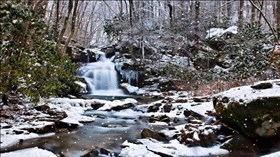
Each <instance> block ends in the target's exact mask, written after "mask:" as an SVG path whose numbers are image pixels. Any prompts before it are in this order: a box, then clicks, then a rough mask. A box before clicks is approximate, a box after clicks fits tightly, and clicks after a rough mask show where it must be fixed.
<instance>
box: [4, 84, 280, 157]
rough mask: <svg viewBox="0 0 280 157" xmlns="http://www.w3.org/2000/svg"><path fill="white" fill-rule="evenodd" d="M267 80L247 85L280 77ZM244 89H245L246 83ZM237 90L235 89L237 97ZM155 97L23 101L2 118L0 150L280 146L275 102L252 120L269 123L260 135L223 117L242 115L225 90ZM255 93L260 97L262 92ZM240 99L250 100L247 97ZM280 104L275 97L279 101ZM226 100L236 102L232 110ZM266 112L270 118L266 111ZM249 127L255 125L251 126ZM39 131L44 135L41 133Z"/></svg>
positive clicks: (159, 152) (179, 150) (117, 152)
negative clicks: (18, 108)
mask: <svg viewBox="0 0 280 157" xmlns="http://www.w3.org/2000/svg"><path fill="white" fill-rule="evenodd" d="M270 83H271V85H272V86H271V87H269V88H264V87H262V88H260V89H255V88H256V87H255V86H256V85H258V84H255V86H253V87H244V88H252V90H254V93H258V94H259V93H260V92H261V91H264V90H267V89H269V90H272V89H271V88H275V89H276V91H277V90H278V86H279V81H272V82H270ZM259 86H261V85H259ZM240 90H241V91H242V87H240V88H239V91H240ZM250 90H251V89H250ZM265 93H267V92H265ZM269 93H270V94H269V95H266V96H265V97H266V98H267V97H270V96H271V95H272V97H276V96H275V94H274V95H273V94H271V93H273V92H269ZM274 93H275V92H274ZM243 94H244V93H243ZM245 94H246V93H245ZM251 94H252V93H251ZM276 95H277V93H276ZM236 96H238V95H235V97H234V98H236ZM154 97H155V96H154ZM156 97H157V100H153V101H151V102H148V101H147V100H145V101H141V100H138V101H137V100H135V99H131V98H128V99H123V100H113V101H105V100H97V99H88V100H84V99H67V98H60V99H50V100H48V101H45V102H44V103H42V104H41V105H39V106H36V107H34V106H32V105H30V106H29V109H28V105H25V106H21V108H22V109H21V112H22V113H20V114H18V116H17V117H14V119H12V118H10V119H8V118H5V119H1V156H2V155H3V156H9V154H11V153H15V152H17V150H19V149H25V148H33V147H39V148H41V149H44V150H48V151H51V152H52V153H53V155H54V156H67V157H74V156H75V157H76V156H246V157H247V156H261V155H265V154H269V153H274V152H279V150H280V147H279V138H278V137H279V135H278V133H279V132H278V131H277V130H275V129H278V128H277V126H278V125H277V124H278V119H277V115H278V110H277V109H278V108H277V105H276V108H275V110H274V111H275V112H274V111H272V110H270V111H269V113H266V112H265V113H264V115H263V116H261V115H260V114H261V112H258V113H259V114H258V117H264V120H263V121H262V122H259V120H258V123H253V124H251V123H250V125H254V124H255V125H259V126H256V129H255V130H258V128H263V129H267V130H268V131H269V129H271V130H270V132H269V133H271V134H261V135H263V136H267V135H269V137H265V138H263V137H260V136H258V137H256V136H255V137H252V136H248V134H249V133H250V134H251V133H252V134H253V135H259V134H258V133H259V132H258V131H256V132H247V131H246V130H245V129H244V128H241V127H240V126H238V125H237V124H239V123H238V121H237V120H234V119H232V118H227V117H226V116H225V115H228V114H227V113H229V112H230V111H234V112H232V113H230V114H229V115H231V114H232V117H234V118H236V116H239V117H240V116H241V115H243V114H241V115H238V114H235V113H239V112H235V108H234V107H236V106H238V105H235V106H232V105H226V103H228V102H231V101H232V100H240V99H232V98H231V97H229V96H228V95H226V93H221V94H220V95H215V96H214V99H212V98H211V97H196V98H193V97H190V96H189V95H188V93H186V92H175V91H174V92H172V91H169V92H165V93H160V94H158V95H157V96H156ZM239 97H240V95H239ZM226 98H227V100H228V101H227V102H225V100H226ZM250 98H254V97H250ZM255 98H256V99H259V96H256V97H255ZM261 98H262V97H261ZM212 100H214V101H212ZM241 102H242V103H245V102H246V103H247V99H243V101H241ZM263 103H265V102H263ZM263 103H262V104H263ZM278 103H279V102H278V101H276V104H278ZM213 104H214V105H213ZM221 105H224V106H221ZM229 106H231V107H230V108H228V107H229ZM245 106H246V105H245ZM270 106H271V105H270ZM262 107H263V108H266V107H265V106H262ZM24 108H25V110H26V111H25V112H23V111H24ZM227 109H230V110H227ZM6 111H7V109H6ZM245 111H247V112H248V113H250V111H248V110H245ZM253 111H255V110H253ZM263 111H267V110H265V109H264V110H263ZM242 112H243V111H242ZM1 113H2V112H1ZM6 114H7V113H6ZM267 114H269V115H270V116H266V115H267ZM1 115H3V114H1ZM247 115H248V116H249V115H250V114H247ZM251 115H253V114H251ZM2 118H3V116H2ZM240 118H243V117H240ZM247 118H249V117H247ZM268 118H270V119H271V120H270V121H271V123H270V124H271V125H269V126H270V127H266V126H264V125H265V124H266V121H267V120H268ZM11 119H12V120H11ZM228 119H230V120H232V121H228ZM247 120H249V119H247ZM245 121H246V120H245ZM241 122H243V121H241ZM233 124H235V125H233ZM245 124H246V125H249V123H245ZM262 126H263V127H262ZM245 128H246V127H245ZM248 129H252V126H250V127H249V128H248ZM272 131H274V132H272ZM50 132H51V134H50ZM42 133H44V134H43V135H44V136H45V137H42ZM45 133H48V134H45ZM246 133H247V134H246ZM30 138H31V139H30ZM272 139H273V140H272ZM42 157H43V156H42Z"/></svg>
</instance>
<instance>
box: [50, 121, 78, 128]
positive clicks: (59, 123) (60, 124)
mask: <svg viewBox="0 0 280 157" xmlns="http://www.w3.org/2000/svg"><path fill="white" fill-rule="evenodd" d="M55 126H56V128H57V129H60V128H68V129H75V128H77V127H78V126H79V125H78V124H76V123H68V122H63V121H57V122H55Z"/></svg>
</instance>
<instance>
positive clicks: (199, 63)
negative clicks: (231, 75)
mask: <svg viewBox="0 0 280 157" xmlns="http://www.w3.org/2000/svg"><path fill="white" fill-rule="evenodd" d="M193 64H194V67H195V68H196V69H203V70H205V69H212V68H214V67H215V66H216V65H217V63H216V59H205V58H197V59H196V60H194V62H193Z"/></svg>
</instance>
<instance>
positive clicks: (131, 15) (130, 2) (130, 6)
mask: <svg viewBox="0 0 280 157" xmlns="http://www.w3.org/2000/svg"><path fill="white" fill-rule="evenodd" d="M128 2H129V22H130V27H131V28H132V26H133V19H132V17H133V12H134V9H133V0H128Z"/></svg>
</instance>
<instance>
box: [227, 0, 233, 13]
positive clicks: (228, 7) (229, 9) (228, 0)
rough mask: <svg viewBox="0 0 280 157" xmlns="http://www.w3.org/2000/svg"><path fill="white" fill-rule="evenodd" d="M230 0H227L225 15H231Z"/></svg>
mask: <svg viewBox="0 0 280 157" xmlns="http://www.w3.org/2000/svg"><path fill="white" fill-rule="evenodd" d="M230 1H231V0H227V17H231V9H232V4H231V3H232V2H230Z"/></svg>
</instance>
